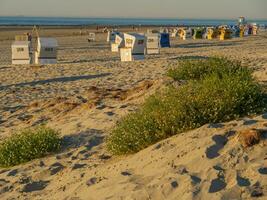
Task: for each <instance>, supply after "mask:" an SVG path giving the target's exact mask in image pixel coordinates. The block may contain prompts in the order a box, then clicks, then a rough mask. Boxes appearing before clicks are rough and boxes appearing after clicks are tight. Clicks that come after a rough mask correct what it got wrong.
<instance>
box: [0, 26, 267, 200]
mask: <svg viewBox="0 0 267 200" xmlns="http://www.w3.org/2000/svg"><path fill="white" fill-rule="evenodd" d="M26 31H27V30H18V29H11V28H10V29H8V28H5V29H0V55H1V56H0V139H3V138H5V137H8V136H9V135H10V134H12V133H14V132H16V130H19V129H21V128H26V127H32V126H36V125H40V124H46V125H47V126H49V127H52V128H55V129H57V130H59V131H60V132H61V135H62V137H64V149H63V150H62V151H61V152H60V153H58V154H56V155H51V156H49V157H46V158H43V159H37V160H35V161H32V162H30V163H27V164H25V165H21V166H16V167H13V168H10V169H0V199H87V200H90V199H92V200H94V199H96V200H102V199H129V200H130V199H137V200H139V199H142V200H143V199H153V200H154V199H251V198H252V197H251V195H252V194H253V195H256V196H257V195H258V196H260V197H259V198H258V199H264V198H266V195H267V178H266V170H267V169H266V167H267V160H266V159H267V154H266V152H267V151H266V150H267V147H266V143H267V142H266V141H265V140H263V141H262V142H261V143H260V144H259V145H256V146H255V147H252V148H250V149H248V150H244V149H243V148H242V147H241V145H240V143H239V142H238V141H237V132H238V131H240V130H245V129H247V128H257V129H266V122H267V117H266V115H263V116H255V117H254V118H253V119H240V120H237V121H233V122H229V123H225V124H220V125H205V126H203V127H201V128H199V129H196V130H193V131H190V132H188V133H185V134H180V135H178V136H175V137H173V138H170V139H168V140H165V141H162V142H160V143H159V144H156V145H153V146H152V147H149V148H147V149H145V150H143V151H141V152H139V153H137V154H135V155H129V156H124V157H115V156H112V155H110V153H109V152H107V150H106V149H105V143H104V140H105V137H106V136H107V135H108V134H109V131H110V129H111V128H112V127H113V126H114V125H115V124H116V122H117V121H118V120H119V119H120V118H121V117H123V116H125V115H126V114H127V113H130V112H133V111H134V110H135V109H136V108H137V107H138V105H140V104H141V103H142V102H143V101H144V99H145V98H146V97H147V96H149V95H151V94H153V93H155V92H156V91H157V90H158V89H159V88H161V87H162V86H163V85H164V83H165V82H167V81H169V80H168V79H167V78H166V76H165V74H166V72H167V70H168V69H169V68H170V67H173V66H177V65H179V62H180V61H181V60H186V59H198V58H207V57H210V56H225V57H228V58H233V59H238V60H240V61H242V63H243V64H244V65H247V66H249V67H250V68H253V69H254V70H255V72H254V75H255V77H256V78H257V79H258V80H259V81H260V82H261V83H262V84H265V83H266V81H267V74H266V72H267V32H266V31H262V32H260V34H259V35H257V36H250V37H245V38H234V39H231V40H226V41H219V40H212V41H208V40H191V39H190V40H186V41H182V40H179V39H177V38H174V39H172V41H171V44H172V48H166V49H161V54H160V55H151V56H146V59H145V60H144V61H136V62H128V63H122V62H120V56H119V54H118V53H111V51H110V46H109V44H108V43H107V42H106V41H105V39H106V34H104V33H98V34H97V38H96V39H97V42H92V43H88V42H87V36H86V35H82V36H81V35H79V31H80V29H75V28H69V29H68V28H66V27H65V28H64V29H63V28H61V29H60V28H58V29H47V30H42V31H41V32H40V35H41V36H54V37H56V39H57V40H58V43H59V49H58V64H56V65H47V66H14V65H11V64H10V63H11V49H10V46H11V42H12V40H13V38H14V35H15V34H17V33H23V32H26ZM230 133H232V134H230ZM264 137H265V138H266V135H264ZM261 193H262V195H260V194H261ZM253 195H252V196H253Z"/></svg>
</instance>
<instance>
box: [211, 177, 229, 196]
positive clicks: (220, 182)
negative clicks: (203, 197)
mask: <svg viewBox="0 0 267 200" xmlns="http://www.w3.org/2000/svg"><path fill="white" fill-rule="evenodd" d="M225 187H226V183H225V181H224V178H222V177H218V178H216V179H213V180H212V181H211V184H210V188H209V193H216V192H219V191H221V190H223V189H224V188H225Z"/></svg>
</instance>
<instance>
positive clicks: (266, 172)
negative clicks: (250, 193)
mask: <svg viewBox="0 0 267 200" xmlns="http://www.w3.org/2000/svg"><path fill="white" fill-rule="evenodd" d="M258 172H259V173H260V174H262V175H267V167H261V168H259V170H258Z"/></svg>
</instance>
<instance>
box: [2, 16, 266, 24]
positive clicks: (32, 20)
mask: <svg viewBox="0 0 267 200" xmlns="http://www.w3.org/2000/svg"><path fill="white" fill-rule="evenodd" d="M247 21H248V22H250V23H257V24H259V25H267V20H247ZM236 23H237V19H233V20H231V19H145V18H66V17H23V16H17V17H0V26H31V25H40V26H86V25H88V26H89V25H100V26H123V25H135V26H138V25H155V26H161V25H162V26H168V25H185V26H192V25H208V26H209V25H210V26H216V25H235V24H236Z"/></svg>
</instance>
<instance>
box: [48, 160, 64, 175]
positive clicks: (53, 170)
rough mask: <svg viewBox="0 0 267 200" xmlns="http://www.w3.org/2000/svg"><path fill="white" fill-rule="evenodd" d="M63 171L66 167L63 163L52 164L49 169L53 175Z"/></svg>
mask: <svg viewBox="0 0 267 200" xmlns="http://www.w3.org/2000/svg"><path fill="white" fill-rule="evenodd" d="M63 169H64V166H63V165H62V164H61V163H59V162H56V163H54V164H52V165H51V166H50V167H49V170H50V172H51V175H55V174H57V173H58V172H60V171H61V170H63Z"/></svg>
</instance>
